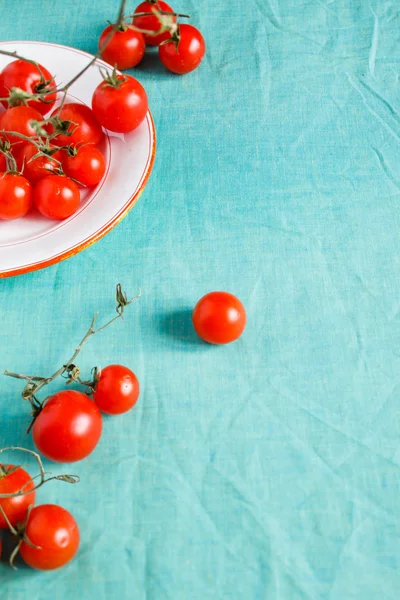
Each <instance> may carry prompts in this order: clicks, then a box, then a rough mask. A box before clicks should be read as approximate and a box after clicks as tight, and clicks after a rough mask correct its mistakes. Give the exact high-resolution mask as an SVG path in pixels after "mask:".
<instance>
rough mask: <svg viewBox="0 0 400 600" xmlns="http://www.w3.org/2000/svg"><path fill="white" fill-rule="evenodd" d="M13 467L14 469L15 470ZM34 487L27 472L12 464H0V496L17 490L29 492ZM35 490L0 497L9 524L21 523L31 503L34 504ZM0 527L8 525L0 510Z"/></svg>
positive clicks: (0, 504) (5, 527) (4, 527)
mask: <svg viewBox="0 0 400 600" xmlns="http://www.w3.org/2000/svg"><path fill="white" fill-rule="evenodd" d="M13 469H16V470H15V471H14V470H13ZM34 487H35V484H34V482H33V481H32V479H31V476H30V475H29V473H27V472H26V471H25V470H24V469H22V468H21V467H17V468H16V467H14V465H0V496H1V494H14V493H16V492H19V491H21V490H22V491H24V492H29V491H30V490H32V489H33V488H34ZM35 500H36V492H31V493H30V494H26V495H24V496H15V497H14V498H0V506H1V508H2V509H3V510H4V512H5V514H6V516H7V518H8V520H9V521H10V523H11V525H12V526H13V527H15V526H16V525H17V523H23V522H24V520H25V517H26V513H27V511H28V508H29V506H30V505H31V504H35ZM0 529H8V525H7V523H6V521H5V519H4V517H3V515H2V513H1V512H0Z"/></svg>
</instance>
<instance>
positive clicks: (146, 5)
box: [132, 0, 176, 46]
mask: <svg viewBox="0 0 400 600" xmlns="http://www.w3.org/2000/svg"><path fill="white" fill-rule="evenodd" d="M154 8H155V9H157V10H159V11H164V12H169V13H173V12H174V11H173V9H172V8H171V7H170V5H169V4H167V3H166V2H163V1H162V0H153V1H152V0H149V1H147V2H141V4H139V6H137V7H136V8H135V13H134V15H133V21H132V23H133V24H134V25H135V27H139V29H145V30H146V31H150V32H151V31H154V33H145V34H144V39H145V40H146V44H148V45H149V46H158V45H159V44H160V43H161V42H162V41H164V40H167V39H168V38H169V37H170V34H169V32H168V31H164V32H163V33H158V34H157V33H156V32H157V31H159V30H160V28H161V23H160V21H159V19H158V17H157V15H155V14H152V15H143V16H140V17H135V14H136V13H151V12H153V9H154ZM171 23H176V17H175V16H172V17H171Z"/></svg>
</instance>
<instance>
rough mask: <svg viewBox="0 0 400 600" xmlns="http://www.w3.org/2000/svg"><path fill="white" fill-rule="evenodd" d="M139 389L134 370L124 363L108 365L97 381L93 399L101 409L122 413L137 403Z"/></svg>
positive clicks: (110, 412) (106, 411)
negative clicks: (123, 364)
mask: <svg viewBox="0 0 400 600" xmlns="http://www.w3.org/2000/svg"><path fill="white" fill-rule="evenodd" d="M139 391H140V387H139V381H138V378H137V377H136V375H135V373H134V372H133V371H131V370H130V369H128V367H124V366H122V365H108V367H104V369H102V370H101V372H100V375H99V377H98V379H97V381H96V387H95V390H94V392H93V400H94V401H95V403H96V404H97V406H98V407H99V409H100V410H101V411H103V412H105V413H108V414H110V415H120V414H121V413H124V412H127V411H128V410H130V409H131V408H132V407H133V406H134V405H135V404H136V402H137V400H138V398H139Z"/></svg>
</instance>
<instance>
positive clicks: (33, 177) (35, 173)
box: [14, 143, 61, 184]
mask: <svg viewBox="0 0 400 600" xmlns="http://www.w3.org/2000/svg"><path fill="white" fill-rule="evenodd" d="M37 153H38V149H37V147H36V146H34V145H33V144H29V143H26V144H24V145H23V146H21V148H20V149H18V150H17V151H16V152H15V153H14V154H15V160H16V161H17V167H18V169H19V170H20V171H22V172H23V174H24V177H26V178H27V179H29V181H30V182H31V183H33V184H35V183H37V182H38V181H39V179H42V178H43V177H46V176H47V175H51V174H52V173H53V174H54V173H57V172H58V171H59V169H60V166H61V162H60V159H61V151H60V150H58V151H57V152H55V153H54V154H52V155H51V156H49V155H45V156H43V155H41V156H37V157H36V158H34V156H36V154H37ZM57 161H58V162H57Z"/></svg>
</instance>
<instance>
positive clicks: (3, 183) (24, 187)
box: [0, 172, 32, 221]
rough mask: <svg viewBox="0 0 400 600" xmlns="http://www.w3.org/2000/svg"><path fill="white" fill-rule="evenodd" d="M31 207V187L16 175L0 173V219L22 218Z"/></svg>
mask: <svg viewBox="0 0 400 600" xmlns="http://www.w3.org/2000/svg"><path fill="white" fill-rule="evenodd" d="M31 206H32V186H31V184H30V183H29V181H28V180H27V179H26V178H25V177H23V176H22V175H19V174H18V173H11V172H9V173H7V172H6V173H0V219H4V220H6V221H10V220H12V219H19V218H20V217H24V216H25V215H26V213H27V212H28V211H29V209H30V207H31Z"/></svg>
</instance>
